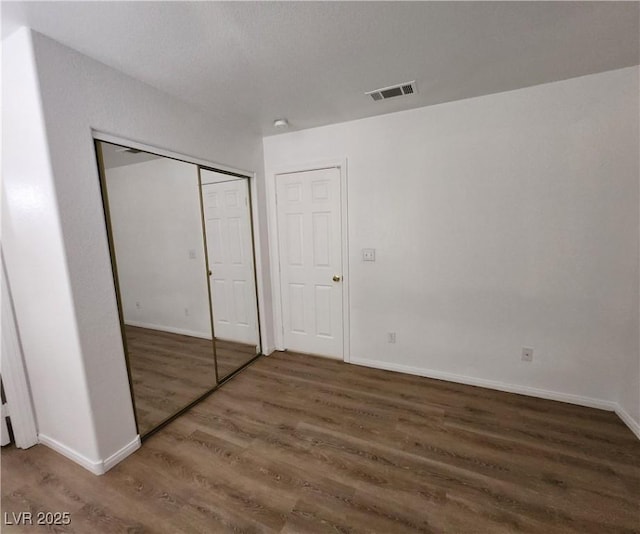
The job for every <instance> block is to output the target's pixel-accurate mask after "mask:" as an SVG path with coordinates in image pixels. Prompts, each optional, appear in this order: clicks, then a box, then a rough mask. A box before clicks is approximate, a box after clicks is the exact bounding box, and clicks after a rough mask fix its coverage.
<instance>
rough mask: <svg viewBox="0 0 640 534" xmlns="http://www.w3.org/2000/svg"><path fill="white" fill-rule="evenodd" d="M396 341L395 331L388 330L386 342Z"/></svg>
mask: <svg viewBox="0 0 640 534" xmlns="http://www.w3.org/2000/svg"><path fill="white" fill-rule="evenodd" d="M395 342H396V333H395V332H389V333H388V334H387V343H395Z"/></svg>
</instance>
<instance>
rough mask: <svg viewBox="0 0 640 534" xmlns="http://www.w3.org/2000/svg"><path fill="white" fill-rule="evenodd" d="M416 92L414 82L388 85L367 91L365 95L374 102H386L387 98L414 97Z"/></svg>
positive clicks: (416, 88)
mask: <svg viewBox="0 0 640 534" xmlns="http://www.w3.org/2000/svg"><path fill="white" fill-rule="evenodd" d="M417 92H418V87H417V86H416V81H415V80H414V81H412V82H404V83H399V84H398V85H390V86H389V87H382V88H381V89H376V90H374V91H367V92H366V93H365V95H369V96H370V97H371V98H373V99H374V100H375V101H376V102H378V101H379V100H386V99H387V98H393V97H395V96H403V95H414V94H416V93H417Z"/></svg>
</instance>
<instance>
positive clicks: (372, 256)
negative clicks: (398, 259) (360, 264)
mask: <svg viewBox="0 0 640 534" xmlns="http://www.w3.org/2000/svg"><path fill="white" fill-rule="evenodd" d="M362 261H376V249H375V248H363V249H362Z"/></svg>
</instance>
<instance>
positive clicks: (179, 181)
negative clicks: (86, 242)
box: [107, 158, 211, 338]
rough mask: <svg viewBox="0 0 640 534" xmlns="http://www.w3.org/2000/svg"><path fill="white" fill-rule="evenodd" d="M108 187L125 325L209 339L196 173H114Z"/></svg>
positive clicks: (170, 167) (191, 168) (178, 168)
mask: <svg viewBox="0 0 640 534" xmlns="http://www.w3.org/2000/svg"><path fill="white" fill-rule="evenodd" d="M107 187H108V191H109V210H110V213H111V224H112V228H113V235H114V242H115V249H116V258H117V262H118V278H119V282H120V293H121V297H122V304H123V311H124V320H125V323H127V324H132V325H135V326H143V327H148V328H158V329H161V330H167V331H170V332H177V333H181V334H187V335H197V336H200V337H208V338H211V324H210V320H209V307H208V306H209V305H208V298H209V297H208V291H207V280H206V267H205V261H204V248H203V246H204V245H203V241H202V221H201V218H200V198H199V193H198V173H197V168H196V166H195V165H191V164H188V163H182V162H179V161H174V160H171V159H166V158H163V159H156V160H153V161H149V162H145V163H136V164H134V165H126V166H123V167H116V168H113V169H108V170H107ZM190 256H193V257H190Z"/></svg>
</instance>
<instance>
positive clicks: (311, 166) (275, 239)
mask: <svg viewBox="0 0 640 534" xmlns="http://www.w3.org/2000/svg"><path fill="white" fill-rule="evenodd" d="M323 169H338V171H339V173H340V223H341V236H340V237H341V246H342V360H343V361H345V362H347V363H348V362H350V361H351V345H350V335H349V334H350V329H349V310H350V306H349V282H350V279H349V225H348V222H349V219H348V217H347V214H348V198H347V159H346V158H341V159H329V160H323V161H316V162H311V163H298V164H293V165H286V166H282V167H277V168H275V169H273V170H271V171H270V172H267V173H266V178H267V180H266V193H267V216H268V221H267V223H268V224H267V227H268V232H269V255H270V258H271V262H270V263H271V269H270V270H271V273H270V275H271V291H272V297H273V298H272V306H273V310H272V311H273V328H274V336H275V350H285V346H284V320H283V317H284V314H283V311H282V291H281V284H280V243H279V236H278V207H277V204H276V195H277V187H276V178H277V176H278V175H279V174H291V173H296V172H309V171H319V170H323Z"/></svg>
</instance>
